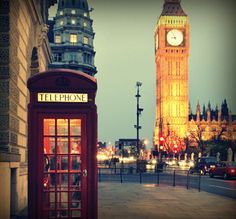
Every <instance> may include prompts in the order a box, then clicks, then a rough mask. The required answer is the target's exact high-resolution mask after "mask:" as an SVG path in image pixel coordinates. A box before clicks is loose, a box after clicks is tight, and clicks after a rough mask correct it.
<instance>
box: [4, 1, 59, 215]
mask: <svg viewBox="0 0 236 219" xmlns="http://www.w3.org/2000/svg"><path fill="white" fill-rule="evenodd" d="M54 3H56V0H47V1H46V0H26V1H22V0H0V27H1V28H0V176H1V177H0V218H4V219H10V218H18V216H19V215H20V213H21V211H22V210H23V209H25V208H26V206H27V186H28V185H27V172H28V168H27V162H28V159H27V151H28V150H27V135H28V133H27V104H28V100H29V96H28V90H27V86H26V83H27V79H28V78H29V77H30V76H31V75H33V74H36V73H38V72H40V71H45V70H46V69H47V66H48V64H49V63H50V62H51V54H50V47H49V42H48V39H47V31H48V28H47V25H46V23H47V9H48V8H49V7H50V6H51V5H53V4H54Z"/></svg>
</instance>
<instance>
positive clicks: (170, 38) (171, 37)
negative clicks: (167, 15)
mask: <svg viewBox="0 0 236 219" xmlns="http://www.w3.org/2000/svg"><path fill="white" fill-rule="evenodd" d="M166 38H167V42H168V43H169V44H170V45H171V46H179V45H180V44H181V43H182V42H183V40H184V36H183V33H182V32H181V31H180V30H177V29H173V30H170V31H169V32H168V33H167V36H166Z"/></svg>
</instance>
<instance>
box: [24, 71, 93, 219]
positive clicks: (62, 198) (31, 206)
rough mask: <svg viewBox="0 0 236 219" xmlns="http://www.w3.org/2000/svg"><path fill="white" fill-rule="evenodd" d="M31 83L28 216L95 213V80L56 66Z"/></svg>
mask: <svg viewBox="0 0 236 219" xmlns="http://www.w3.org/2000/svg"><path fill="white" fill-rule="evenodd" d="M28 89H29V91H30V103H29V105H28V136H29V137H28V146H29V148H28V215H29V218H31V219H49V218H68V219H69V218H82V219H96V218H97V162H96V150H97V149H96V145H97V110H96V105H95V96H96V90H97V84H96V80H95V79H94V78H92V77H90V76H88V75H86V74H84V73H82V72H78V71H73V70H66V69H55V70H50V71H46V72H42V73H39V74H37V75H34V76H32V77H31V78H29V80H28Z"/></svg>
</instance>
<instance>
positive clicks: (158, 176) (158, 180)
mask: <svg viewBox="0 0 236 219" xmlns="http://www.w3.org/2000/svg"><path fill="white" fill-rule="evenodd" d="M159 174H160V173H159V171H157V185H159V184H160V175H159Z"/></svg>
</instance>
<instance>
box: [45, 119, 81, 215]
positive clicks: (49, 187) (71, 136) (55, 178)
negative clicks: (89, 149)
mask: <svg viewBox="0 0 236 219" xmlns="http://www.w3.org/2000/svg"><path fill="white" fill-rule="evenodd" d="M43 143H44V156H43V159H44V177H43V218H81V203H82V201H83V200H82V194H81V193H82V188H81V187H82V183H81V161H82V157H81V156H82V153H81V149H82V146H81V119H69V118H66V119H64V118H55V119H54V118H49V119H48V118H47V119H44V120H43Z"/></svg>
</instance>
